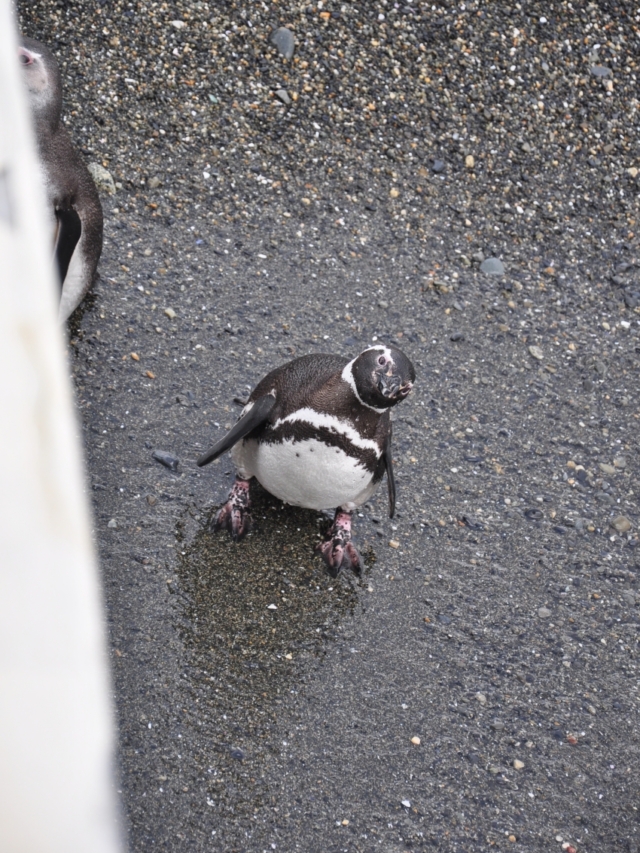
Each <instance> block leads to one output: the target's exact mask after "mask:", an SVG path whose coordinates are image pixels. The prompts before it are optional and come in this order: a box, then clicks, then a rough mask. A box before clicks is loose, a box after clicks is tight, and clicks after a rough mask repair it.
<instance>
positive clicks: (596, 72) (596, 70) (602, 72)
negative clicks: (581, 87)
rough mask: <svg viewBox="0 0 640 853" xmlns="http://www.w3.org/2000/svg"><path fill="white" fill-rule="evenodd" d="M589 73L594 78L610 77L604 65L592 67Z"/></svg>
mask: <svg viewBox="0 0 640 853" xmlns="http://www.w3.org/2000/svg"><path fill="white" fill-rule="evenodd" d="M591 73H592V74H593V76H594V77H611V69H610V68H607V66H606V65H592V66H591Z"/></svg>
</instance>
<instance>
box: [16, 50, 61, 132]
mask: <svg viewBox="0 0 640 853" xmlns="http://www.w3.org/2000/svg"><path fill="white" fill-rule="evenodd" d="M18 60H19V62H20V66H21V68H22V76H23V79H24V81H25V85H26V87H27V93H28V96H29V102H30V104H31V111H32V113H33V116H34V119H35V120H36V122H44V123H46V124H48V125H50V126H51V129H55V127H56V126H57V124H58V122H59V121H60V114H61V112H62V80H61V77H60V69H59V68H58V63H57V62H56V59H55V56H54V55H53V53H51V51H50V50H49V48H48V47H46V45H44V44H41V43H40V42H38V41H36V40H35V39H30V38H23V39H22V41H21V43H20V47H19V48H18Z"/></svg>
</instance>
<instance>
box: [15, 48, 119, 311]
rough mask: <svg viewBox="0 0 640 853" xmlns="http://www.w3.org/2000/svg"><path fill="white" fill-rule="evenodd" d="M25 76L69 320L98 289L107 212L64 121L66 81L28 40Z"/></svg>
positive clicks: (21, 52)
mask: <svg viewBox="0 0 640 853" xmlns="http://www.w3.org/2000/svg"><path fill="white" fill-rule="evenodd" d="M18 57H19V60H20V63H21V66H22V70H23V77H24V80H25V84H26V88H27V93H28V96H29V103H30V106H31V114H32V117H33V122H34V130H35V135H36V141H37V145H38V156H39V161H40V169H41V172H42V182H43V185H44V188H45V193H46V199H47V204H48V211H49V217H50V221H51V232H52V244H53V250H54V256H55V261H56V266H57V270H58V275H59V277H60V283H61V286H62V291H61V295H60V308H59V316H60V320H61V321H63V322H64V321H65V320H67V319H68V318H69V317H70V316H71V314H72V313H73V311H74V310H75V309H76V308H77V306H78V305H79V304H80V302H82V300H83V299H84V297H85V295H86V293H87V291H88V290H89V288H90V287H91V285H92V284H93V281H94V278H95V275H96V269H97V267H98V261H99V259H100V254H101V252H102V231H103V220H102V207H101V205H100V197H99V196H98V191H97V190H96V187H95V184H94V182H93V179H92V177H91V175H90V174H89V170H88V169H87V167H86V165H85V163H84V161H83V160H82V158H81V156H80V154H79V153H78V151H77V150H76V149H75V147H74V145H73V143H72V141H71V138H70V136H69V134H68V133H67V131H66V129H65V127H64V125H63V124H62V121H61V115H62V79H61V77H60V70H59V68H58V63H57V62H56V59H55V57H54V55H53V53H52V52H51V51H50V50H49V48H48V47H46V45H44V44H41V43H40V42H38V41H35V40H34V39H30V38H23V39H22V41H21V44H20V47H19V49H18Z"/></svg>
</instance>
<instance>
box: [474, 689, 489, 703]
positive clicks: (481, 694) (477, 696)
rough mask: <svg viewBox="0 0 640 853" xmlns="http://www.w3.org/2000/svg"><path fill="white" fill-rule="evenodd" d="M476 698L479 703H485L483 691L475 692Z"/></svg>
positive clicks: (485, 698)
mask: <svg viewBox="0 0 640 853" xmlns="http://www.w3.org/2000/svg"><path fill="white" fill-rule="evenodd" d="M476 699H477V700H478V702H479V703H480V704H481V705H486V704H487V697H486V696H485V695H484V693H480V692H478V693H476Z"/></svg>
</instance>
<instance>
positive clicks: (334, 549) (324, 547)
mask: <svg viewBox="0 0 640 853" xmlns="http://www.w3.org/2000/svg"><path fill="white" fill-rule="evenodd" d="M315 550H316V551H317V552H319V554H320V555H321V557H322V559H323V560H324V562H325V564H326V566H327V570H328V572H329V574H330V575H331V577H332V578H336V577H338V575H339V574H340V572H341V570H342V569H351V570H352V571H353V572H354V573H355V574H356V575H360V574H361V573H362V570H363V568H364V563H363V561H362V557H361V556H360V552H359V551H358V549H357V548H356V546H355V545H354V544H353V543H352V542H351V513H348V512H343V511H342V510H336V515H335V518H334V520H333V524H332V525H331V527H330V528H329V530H328V531H327V534H326V536H325V539H324V542H319V543H318V544H317V545H316V549H315Z"/></svg>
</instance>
